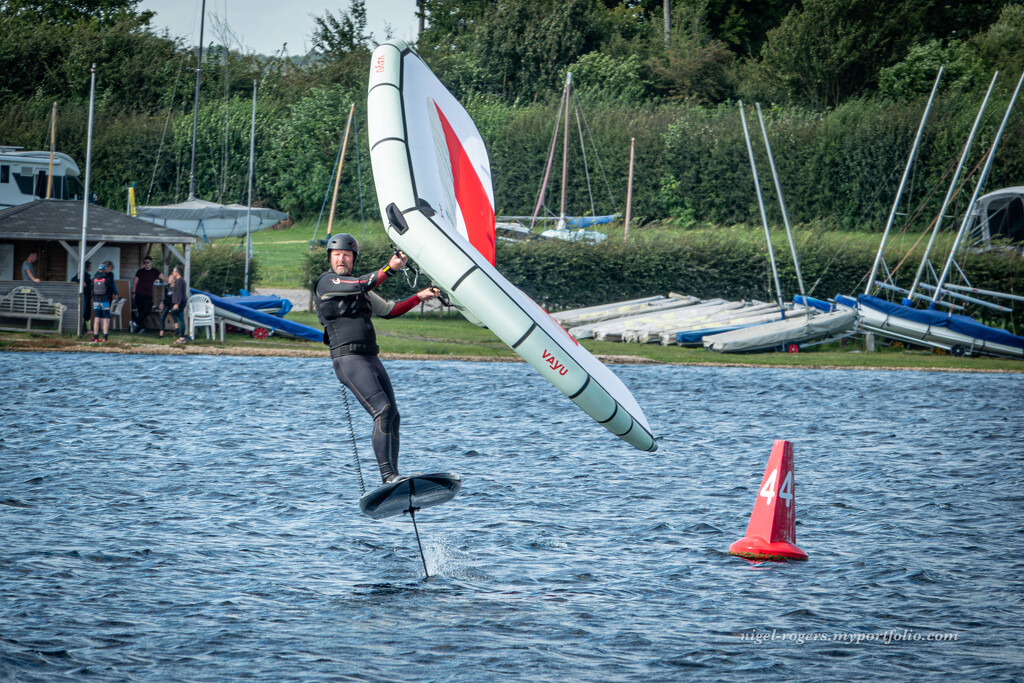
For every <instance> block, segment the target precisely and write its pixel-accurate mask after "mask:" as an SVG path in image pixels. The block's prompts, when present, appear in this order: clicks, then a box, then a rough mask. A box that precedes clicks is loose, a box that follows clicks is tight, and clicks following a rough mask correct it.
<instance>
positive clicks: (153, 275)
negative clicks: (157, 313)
mask: <svg viewBox="0 0 1024 683" xmlns="http://www.w3.org/2000/svg"><path fill="white" fill-rule="evenodd" d="M161 277H163V273H161V272H160V271H159V270H157V269H156V268H154V267H153V259H151V258H150V257H148V256H147V257H145V258H144V259H142V268H139V269H138V270H137V271H135V280H133V281H132V298H134V299H135V302H134V303H135V315H134V316H133V317H132V322H131V328H132V332H135V333H138V334H142V333H143V332H145V331H146V318H148V317H149V314H150V312H151V311H152V310H153V284H154V283H156V282H157V281H158V280H159V279H160V278H161Z"/></svg>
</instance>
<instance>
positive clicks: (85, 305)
mask: <svg viewBox="0 0 1024 683" xmlns="http://www.w3.org/2000/svg"><path fill="white" fill-rule="evenodd" d="M91 269H92V261H86V262H85V287H82V320H85V321H86V322H88V321H89V320H91V319H92V284H91V283H92V275H90V274H89V271H90V270H91ZM71 281H72V282H76V283H77V282H78V273H75V276H74V277H73V278H71ZM88 327H89V326H88V325H86V328H88Z"/></svg>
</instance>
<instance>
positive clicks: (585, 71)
mask: <svg viewBox="0 0 1024 683" xmlns="http://www.w3.org/2000/svg"><path fill="white" fill-rule="evenodd" d="M138 4H139V0H34V1H30V0H0V69H2V72H3V73H4V77H3V78H2V79H0V144H7V145H21V146H24V147H26V148H30V149H45V148H47V147H48V145H49V140H48V131H49V112H50V108H51V106H52V103H53V102H54V101H57V102H58V110H59V114H58V122H57V131H58V148H59V149H61V150H62V151H65V152H67V153H69V154H71V155H72V157H73V158H75V159H76V160H78V161H79V163H80V164H81V163H83V162H84V159H85V142H86V141H85V131H86V120H87V116H88V111H87V106H88V96H89V68H90V65H91V64H92V63H96V64H97V65H98V74H99V75H98V92H97V114H96V116H97V118H96V126H95V133H94V142H93V145H94V147H93V150H94V154H93V175H92V177H93V187H94V189H95V191H96V193H97V194H98V196H99V200H100V202H101V203H103V204H105V205H107V206H110V207H113V208H120V207H122V206H123V204H124V197H125V187H126V186H127V185H128V184H131V183H134V184H135V187H136V194H137V196H138V197H139V201H140V202H142V203H151V204H161V203H169V202H174V201H181V200H183V199H184V198H185V196H184V195H185V194H187V188H188V165H189V159H190V147H191V120H192V106H193V105H192V89H193V88H194V82H195V81H194V78H195V60H196V53H195V49H194V46H189V45H186V44H185V42H184V41H183V40H182V39H180V38H176V37H173V36H169V35H166V34H161V33H159V32H157V31H156V30H155V29H153V28H152V23H153V16H152V14H151V13H148V12H141V11H139V10H138ZM419 4H420V8H421V11H422V12H423V15H424V21H425V27H426V28H425V29H424V31H423V32H422V33H421V34H420V35H419V36H418V38H417V43H416V46H415V47H416V49H417V50H418V52H419V53H420V54H421V55H422V56H423V58H424V59H425V60H426V61H427V63H428V64H430V65H431V67H432V68H433V69H434V70H435V73H437V75H438V77H439V78H440V79H441V80H442V81H443V82H444V83H445V84H446V85H447V86H448V87H449V88H450V89H451V90H452V92H453V93H454V94H455V95H456V96H457V97H458V98H459V99H460V100H461V101H462V102H463V103H464V104H465V105H466V107H467V109H468V110H469V111H470V113H471V114H472V115H473V117H474V120H475V121H476V122H477V125H478V127H479V128H480V130H481V133H482V135H483V136H484V139H485V142H486V143H487V145H488V150H489V153H490V156H491V165H492V173H493V177H494V183H495V196H496V201H497V203H498V207H497V208H498V212H499V213H501V214H520V215H521V214H527V213H530V212H531V211H532V209H533V205H534V203H535V202H536V197H537V192H538V189H539V183H540V178H541V176H542V174H543V169H544V164H545V161H546V158H547V149H548V146H549V144H550V140H551V134H552V129H553V127H554V121H555V116H556V113H555V112H556V108H557V106H558V98H559V96H560V92H561V84H562V82H563V81H564V78H565V74H566V72H569V71H571V72H572V73H573V79H574V81H575V82H576V83H577V84H578V96H579V101H580V103H581V105H582V110H583V112H584V114H585V119H584V123H585V124H586V130H585V131H584V130H583V127H582V126H581V132H584V133H585V137H589V138H591V139H592V141H593V145H594V149H596V150H597V154H598V155H599V158H598V159H597V160H596V161H598V162H600V169H599V170H600V171H603V178H602V179H600V180H599V181H595V184H596V187H593V186H592V187H591V188H590V190H589V191H588V188H587V183H586V180H585V176H584V174H583V172H582V167H583V162H584V160H583V157H582V154H581V153H580V151H579V149H578V148H577V147H575V146H574V148H573V151H572V156H571V158H570V169H571V173H570V178H571V183H570V192H571V196H570V205H571V207H573V208H572V209H571V210H573V211H574V212H576V213H589V211H590V205H591V204H590V197H589V194H590V192H593V194H594V205H595V211H597V212H598V213H610V212H614V211H621V210H622V207H623V203H624V199H625V194H626V175H627V174H626V169H627V164H628V151H629V142H630V139H631V138H633V139H635V140H636V145H637V161H636V175H635V180H634V183H635V190H634V207H633V211H634V214H635V215H637V216H638V218H639V220H641V221H644V220H673V221H676V222H678V223H681V224H687V223H691V222H711V223H720V224H730V223H740V222H754V221H756V220H757V208H756V203H755V201H754V194H753V192H752V189H753V188H752V187H751V182H752V181H751V179H750V171H749V163H748V162H747V160H746V148H745V143H744V141H743V137H742V128H741V125H740V121H739V110H738V107H737V104H736V103H737V101H738V100H743V101H745V102H747V103H752V102H755V101H758V102H762V103H764V104H763V106H764V113H765V116H766V125H767V128H768V134H769V136H770V137H771V139H772V149H773V151H774V152H775V155H776V163H777V165H778V167H779V173H780V178H781V180H782V183H783V186H784V189H785V190H786V193H787V208H789V209H790V210H791V214H792V215H791V217H792V218H793V219H794V220H797V221H811V220H816V219H821V218H827V219H834V220H835V221H836V222H838V223H839V224H840V225H843V226H844V227H849V228H859V229H868V230H870V229H876V228H878V227H880V226H879V222H880V221H879V219H880V217H882V216H884V214H885V213H886V211H887V209H888V206H887V205H888V204H889V203H890V202H891V197H892V196H893V193H894V192H895V187H896V183H897V182H898V177H899V174H900V173H901V172H902V164H903V163H904V161H905V158H906V154H907V151H908V150H909V147H910V143H911V140H912V138H913V135H914V132H915V129H916V126H917V121H918V119H919V117H920V115H921V112H922V110H923V107H924V100H925V98H926V96H927V92H928V90H929V89H930V87H931V83H932V81H933V80H934V76H935V73H936V72H937V70H938V67H939V66H940V65H944V66H945V76H944V79H943V86H942V89H941V91H940V92H941V95H940V97H939V100H938V102H937V105H936V108H935V112H934V113H933V115H932V119H931V121H930V124H929V127H928V128H927V129H926V132H925V139H924V141H923V147H922V152H921V154H920V159H921V161H920V164H919V166H918V167H917V168H916V169H915V173H914V177H913V180H914V182H915V188H916V189H917V190H918V193H917V196H919V197H926V196H927V192H928V190H930V189H931V188H932V187H933V186H935V185H936V184H937V183H939V182H940V181H941V179H942V178H943V177H944V175H945V173H946V171H947V167H948V166H949V165H950V164H951V163H952V162H954V161H955V157H956V155H957V154H958V153H959V150H960V148H961V147H962V145H963V142H964V140H965V138H966V135H967V131H968V130H969V129H970V125H971V122H972V121H973V117H974V114H975V112H976V109H977V106H978V105H979V104H980V101H981V97H982V95H983V93H984V90H985V88H986V87H987V85H988V81H989V78H990V77H991V74H992V72H993V71H994V70H996V69H999V70H1001V71H1002V73H1003V75H1002V77H1001V79H1000V81H999V86H998V88H997V91H996V95H995V98H994V102H993V104H992V105H990V107H989V110H988V111H989V113H988V115H987V119H986V121H985V123H984V125H983V132H982V137H981V139H979V142H978V143H976V146H975V149H984V147H985V146H986V143H985V139H986V137H987V139H988V140H989V141H990V140H991V138H992V137H993V135H994V131H995V128H996V126H997V125H998V119H999V117H1000V116H1001V115H1002V110H1001V106H1005V105H1006V103H1007V102H1008V100H1009V93H1010V92H1011V91H1012V88H1013V86H1014V85H1015V83H1016V79H1017V77H1018V76H1019V75H1020V73H1021V70H1022V69H1024V6H1022V5H1021V4H1019V3H1017V2H1006V1H997V0H977V1H975V2H971V3H949V2H945V1H944V0H898V1H896V2H889V3H878V2H874V1H868V0H802V1H798V0H766V1H765V2H758V3H749V2H747V1H745V0H698V1H696V2H692V1H689V0H688V1H687V2H681V1H679V0H675V1H674V2H669V3H668V6H669V10H670V11H669V13H668V21H666V14H665V12H664V9H665V4H666V3H665V1H664V0H498V1H497V2H493V1H490V0H459V1H456V0H422V2H421V3H419ZM212 25H213V30H212V31H211V36H212V37H210V39H209V40H208V41H206V42H207V45H206V46H205V50H204V60H203V81H202V92H201V95H200V104H199V119H200V128H199V136H198V140H197V155H196V156H197V169H196V186H197V194H198V195H199V196H201V197H203V198H205V199H211V200H220V201H225V202H235V201H240V200H243V199H244V196H245V191H244V189H245V184H246V173H247V168H248V149H249V116H250V114H251V106H252V105H251V99H250V98H251V95H252V85H253V82H254V81H255V82H256V83H257V85H258V90H259V97H258V102H257V131H256V135H257V146H256V190H257V195H258V201H259V202H260V203H261V204H263V205H267V206H273V207H275V208H279V209H282V210H285V211H288V212H290V213H291V214H292V215H293V217H295V218H304V217H310V216H315V215H316V214H317V212H318V211H320V208H321V206H322V204H323V199H324V195H325V190H326V188H327V185H328V179H329V177H330V175H331V172H332V168H333V167H334V163H335V158H336V155H337V153H338V148H339V146H340V143H341V139H342V136H343V133H344V127H345V121H346V116H347V114H348V110H349V106H350V105H351V104H353V103H354V104H355V105H356V111H357V123H358V125H359V126H360V128H359V131H358V134H357V135H356V136H355V137H354V138H353V140H351V141H350V146H349V150H348V153H347V155H346V157H347V160H346V164H345V168H344V171H343V177H342V184H343V192H342V193H341V201H340V204H339V212H340V213H341V214H342V215H345V216H349V217H359V215H360V212H361V211H363V212H365V213H366V214H367V215H368V216H375V215H376V213H377V209H376V207H377V203H376V198H375V195H374V192H373V181H372V174H371V170H370V168H369V155H368V154H367V146H366V142H367V141H366V136H365V121H366V116H365V82H366V78H367V73H368V65H369V61H370V60H369V56H370V52H371V51H372V49H373V47H374V46H375V45H376V43H377V41H382V40H384V39H386V38H388V37H389V36H373V35H370V34H369V32H368V30H367V22H366V12H365V3H364V2H363V0H353V1H352V2H351V3H350V4H349V6H348V7H345V8H340V9H338V10H336V11H328V12H325V13H324V14H323V15H322V16H318V17H315V18H312V19H311V25H310V37H311V40H312V45H313V49H312V51H311V52H310V53H309V54H306V55H298V56H293V55H288V54H287V53H286V52H285V51H284V50H283V49H282V50H280V51H278V52H277V53H275V54H272V55H260V54H255V53H253V52H251V51H247V50H246V49H244V48H243V47H242V46H241V45H239V44H238V42H237V40H236V39H235V38H234V37H233V35H232V34H231V31H230V28H229V27H228V26H225V25H223V24H222V23H221V24H218V23H217V22H212ZM1018 120H1019V117H1015V118H1013V119H1011V123H1010V127H1009V129H1008V130H1007V133H1006V134H1005V135H1004V142H1003V146H1002V147H1001V151H1000V153H999V156H998V158H997V162H998V163H997V164H996V165H995V167H994V169H993V176H992V178H991V179H990V181H989V187H990V188H995V187H999V186H1001V185H1005V184H1019V182H1020V177H1021V175H1022V171H1024V168H1021V165H1022V164H1024V155H1021V154H1020V153H1019V152H1020V149H1019V148H1020V146H1021V144H1024V142H1022V141H1024V135H1022V134H1021V133H1024V123H1018ZM748 125H750V126H751V129H752V132H753V133H754V134H755V136H756V135H757V134H758V130H757V121H756V117H755V115H754V114H753V112H752V111H751V110H750V108H748ZM357 145H358V147H359V152H360V156H358V157H357V156H356V147H357ZM755 146H756V147H757V145H755ZM590 153H591V152H590V151H588V154H590ZM757 153H758V155H759V162H760V164H761V168H763V169H765V173H766V172H767V160H766V158H764V154H763V151H762V150H761V149H760V147H758V152H757ZM979 154H980V152H979ZM587 161H588V162H589V163H588V165H589V166H590V168H591V170H592V171H594V170H595V158H594V157H593V156H591V157H589V158H588V160H587ZM360 181H361V183H362V187H360V185H359V183H360ZM360 191H361V194H360ZM936 194H938V195H942V194H943V193H942V192H939V193H936ZM360 197H362V201H360ZM940 198H941V197H940ZM928 201H929V202H930V203H929V204H927V206H928V207H929V210H930V209H931V208H935V206H936V202H937V201H938V200H937V199H936V198H935V197H934V195H933V196H932V198H931V199H930V200H928Z"/></svg>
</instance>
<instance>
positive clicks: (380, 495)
mask: <svg viewBox="0 0 1024 683" xmlns="http://www.w3.org/2000/svg"><path fill="white" fill-rule="evenodd" d="M461 488H462V479H461V478H460V477H459V475H457V474H455V473H454V472H439V473H437V474H414V475H412V476H411V477H409V478H407V479H402V480H399V481H396V482H392V483H390V484H385V485H384V486H381V487H380V488H377V489H374V490H372V491H369V492H367V493H365V494H363V497H362V498H360V499H359V509H360V510H362V511H363V514H365V515H369V516H370V517H372V518H373V519H384V518H385V517H393V516H395V515H398V514H401V513H404V512H409V511H410V510H412V511H413V512H416V511H418V510H422V509H424V508H429V507H433V506H435V505H440V504H441V503H447V502H448V501H449V500H451V499H452V498H454V497H455V494H457V493H458V492H459V489H461Z"/></svg>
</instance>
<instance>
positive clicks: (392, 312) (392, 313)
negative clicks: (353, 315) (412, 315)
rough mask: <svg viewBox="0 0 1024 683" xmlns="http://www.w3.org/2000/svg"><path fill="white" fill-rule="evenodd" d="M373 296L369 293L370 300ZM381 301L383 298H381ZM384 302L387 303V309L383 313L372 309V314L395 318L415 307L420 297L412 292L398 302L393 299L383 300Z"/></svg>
mask: <svg viewBox="0 0 1024 683" xmlns="http://www.w3.org/2000/svg"><path fill="white" fill-rule="evenodd" d="M373 296H374V295H371V300H372V297H373ZM378 298H379V297H378ZM381 301H384V300H383V299H381ZM384 303H385V304H387V310H386V311H385V312H384V313H377V311H376V309H374V314H375V315H378V316H380V317H381V318H397V317H398V316H400V315H405V314H406V313H408V312H409V311H411V310H412V309H414V308H416V306H417V305H419V303H420V298H419V297H418V296H416V295H415V294H413V295H412V296H411V297H409V298H408V299H405V300H404V301H399V302H398V303H395V302H394V301H384Z"/></svg>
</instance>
